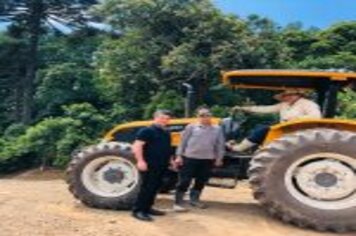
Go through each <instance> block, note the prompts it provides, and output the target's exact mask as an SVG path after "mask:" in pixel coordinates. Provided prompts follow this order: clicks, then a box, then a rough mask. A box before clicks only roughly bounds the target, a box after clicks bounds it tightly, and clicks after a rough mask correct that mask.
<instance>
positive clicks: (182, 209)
mask: <svg viewBox="0 0 356 236" xmlns="http://www.w3.org/2000/svg"><path fill="white" fill-rule="evenodd" d="M173 211H175V212H187V211H189V210H188V209H187V208H185V207H184V206H182V205H179V204H174V205H173Z"/></svg>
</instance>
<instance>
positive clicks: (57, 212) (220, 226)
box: [0, 171, 356, 236]
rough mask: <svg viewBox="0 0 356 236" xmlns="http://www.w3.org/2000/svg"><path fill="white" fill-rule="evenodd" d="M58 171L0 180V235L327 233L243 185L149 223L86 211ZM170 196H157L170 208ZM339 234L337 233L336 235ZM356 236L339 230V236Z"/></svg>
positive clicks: (213, 190)
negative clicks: (280, 213)
mask: <svg viewBox="0 0 356 236" xmlns="http://www.w3.org/2000/svg"><path fill="white" fill-rule="evenodd" d="M61 178H62V173H59V172H54V171H51V172H46V173H44V174H43V173H41V174H39V173H38V172H36V171H32V172H26V173H24V174H21V175H16V176H11V177H6V178H1V179H0V215H1V221H0V236H44V235H46V236H47V235H48V236H62V235H63V236H72V235H73V236H140V235H142V236H151V235H152V236H163V235H164V236H166V235H167V236H168V235H169V236H182V235H183V236H190V235H194V236H199V235H204V236H210V235H211V236H217V235H238V236H254V235H256V236H260V235H263V236H285V235H288V236H331V235H337V234H331V233H318V232H313V231H308V230H302V229H298V228H296V227H294V226H290V225H285V224H283V223H281V222H279V221H278V220H275V219H272V218H270V217H269V216H268V215H267V214H266V213H265V212H264V211H263V209H261V208H260V207H259V205H258V204H257V203H256V202H255V201H254V200H253V199H252V197H251V192H250V190H249V188H248V186H247V184H246V183H241V184H240V185H239V186H238V188H236V189H234V190H226V189H216V188H207V189H206V191H205V192H204V196H203V199H204V200H205V201H207V202H208V204H209V205H210V207H209V208H208V209H205V210H191V211H190V212H188V213H173V212H169V213H168V214H167V216H165V217H160V218H156V220H155V222H153V223H145V222H139V221H137V220H135V219H133V218H132V217H131V216H130V213H129V212H125V211H109V210H97V209H90V208H87V207H85V206H83V205H82V204H80V203H79V202H77V201H76V200H75V199H74V198H73V197H72V195H71V194H70V193H69V192H68V191H67V186H66V184H65V182H64V181H63V180H62V179H61ZM171 199H172V196H170V195H162V196H159V199H158V201H157V205H158V207H161V208H167V209H169V208H170V207H171V204H172V200H171ZM338 235H340V234H338ZM346 235H347V236H355V235H356V233H353V234H343V236H346Z"/></svg>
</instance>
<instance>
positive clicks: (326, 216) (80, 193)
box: [67, 70, 356, 232]
mask: <svg viewBox="0 0 356 236" xmlns="http://www.w3.org/2000/svg"><path fill="white" fill-rule="evenodd" d="M222 81H223V83H224V84H225V85H226V86H229V87H231V88H234V89H239V88H243V89H267V90H284V89H289V88H293V89H304V90H313V91H314V92H315V94H316V95H317V102H318V103H319V105H320V107H321V108H322V112H323V116H324V118H323V119H303V120H296V121H292V122H285V123H280V124H276V125H273V126H272V127H271V129H270V131H269V133H268V135H267V137H266V140H265V142H264V144H263V145H262V146H261V147H259V148H258V149H257V150H256V151H255V152H253V153H251V154H250V155H241V154H238V153H232V152H226V155H225V158H224V165H223V167H220V168H217V169H214V170H213V173H212V176H211V179H210V181H209V184H210V185H211V186H215V187H225V188H234V187H235V186H236V184H237V182H238V181H239V180H243V179H248V180H249V182H250V184H251V186H252V190H253V195H254V197H255V198H256V199H257V200H258V201H259V202H260V203H261V205H262V206H263V207H264V208H266V209H267V211H268V212H269V213H270V214H271V215H273V216H275V217H277V218H279V219H281V220H283V221H284V222H287V223H292V224H295V225H297V226H300V227H305V228H312V229H315V230H319V231H337V232H345V231H356V121H355V120H342V119H334V118H333V117H334V116H335V111H336V109H337V94H338V92H339V91H341V90H342V89H344V88H347V87H350V88H352V89H355V88H356V73H346V72H330V71H298V70H295V71H293V70H237V71H228V72H223V73H222ZM354 103H356V101H354ZM194 120H195V119H194V118H184V119H176V120H173V121H172V123H171V124H170V127H169V129H170V131H171V134H172V137H173V139H172V140H173V143H172V145H173V146H175V147H176V146H177V145H178V144H179V142H180V132H181V131H182V130H183V129H184V127H185V126H186V125H187V124H189V123H191V122H194ZM214 122H215V123H216V124H221V125H223V126H224V128H225V131H226V132H225V133H226V135H231V134H234V133H236V132H239V129H238V128H237V129H236V128H231V129H229V127H239V125H243V123H242V122H241V123H239V121H238V120H237V121H233V120H232V119H220V118H214ZM233 122H237V124H234V123H233ZM149 124H150V121H139V122H132V123H127V124H122V125H118V126H116V127H114V128H113V129H112V130H110V131H109V132H108V133H107V134H106V135H105V137H104V139H103V142H102V143H100V144H98V145H93V146H90V147H87V148H84V149H82V150H80V151H78V152H75V154H74V155H73V159H72V161H71V163H70V165H69V167H68V171H67V176H68V178H67V182H68V184H69V190H70V191H71V192H72V193H73V194H74V196H75V197H76V198H78V199H79V200H80V201H82V202H83V203H84V204H86V205H88V206H91V207H96V208H107V209H129V208H130V207H131V205H132V203H133V201H134V199H135V197H136V195H137V191H138V189H139V186H140V175H139V172H138V170H137V168H136V166H135V160H134V157H133V155H132V153H131V147H130V144H131V143H132V141H133V140H134V138H135V133H136V132H137V130H138V129H140V128H142V127H144V126H147V125H149ZM168 172H169V171H167V173H168ZM168 176H169V177H168V179H170V181H167V182H166V184H167V183H168V184H167V185H168V187H167V186H166V188H167V189H169V185H170V187H174V178H175V175H174V173H170V174H169V175H168ZM236 200H237V201H238V199H236Z"/></svg>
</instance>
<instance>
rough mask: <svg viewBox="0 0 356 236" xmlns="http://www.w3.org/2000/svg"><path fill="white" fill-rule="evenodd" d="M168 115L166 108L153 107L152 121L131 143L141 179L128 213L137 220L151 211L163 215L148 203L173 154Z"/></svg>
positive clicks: (169, 114)
mask: <svg viewBox="0 0 356 236" xmlns="http://www.w3.org/2000/svg"><path fill="white" fill-rule="evenodd" d="M170 118H171V113H170V112H169V111H166V110H158V111H156V112H155V114H154V121H153V124H152V125H151V126H149V127H145V128H142V129H141V130H140V131H139V132H138V133H137V137H136V140H135V142H134V144H133V146H132V149H133V152H134V154H135V158H136V160H137V168H138V169H139V171H140V173H141V179H142V183H141V189H140V191H139V194H138V196H137V200H136V202H135V204H134V208H133V213H132V214H133V217H135V218H136V219H139V220H143V221H152V220H153V218H152V217H151V216H152V215H154V216H160V215H164V212H162V211H158V210H155V209H153V208H152V206H153V205H154V201H155V198H156V195H157V193H158V190H159V188H160V185H161V182H162V178H163V175H164V173H165V171H166V170H167V167H168V165H169V161H170V159H171V156H172V154H173V153H172V147H171V136H170V133H169V131H168V130H167V129H166V127H167V125H168V123H169V121H170Z"/></svg>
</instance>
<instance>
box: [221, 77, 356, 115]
mask: <svg viewBox="0 0 356 236" xmlns="http://www.w3.org/2000/svg"><path fill="white" fill-rule="evenodd" d="M222 81H223V84H224V85H226V86H229V87H231V88H245V89H267V90H277V91H278V90H285V89H299V90H306V91H314V92H315V93H316V94H317V102H318V104H319V105H320V107H321V108H322V112H323V116H324V117H325V118H332V117H334V116H335V111H336V106H337V93H338V91H340V90H342V89H343V88H346V87H349V88H352V89H356V73H351V72H331V71H307V70H235V71H229V72H223V73H222Z"/></svg>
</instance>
